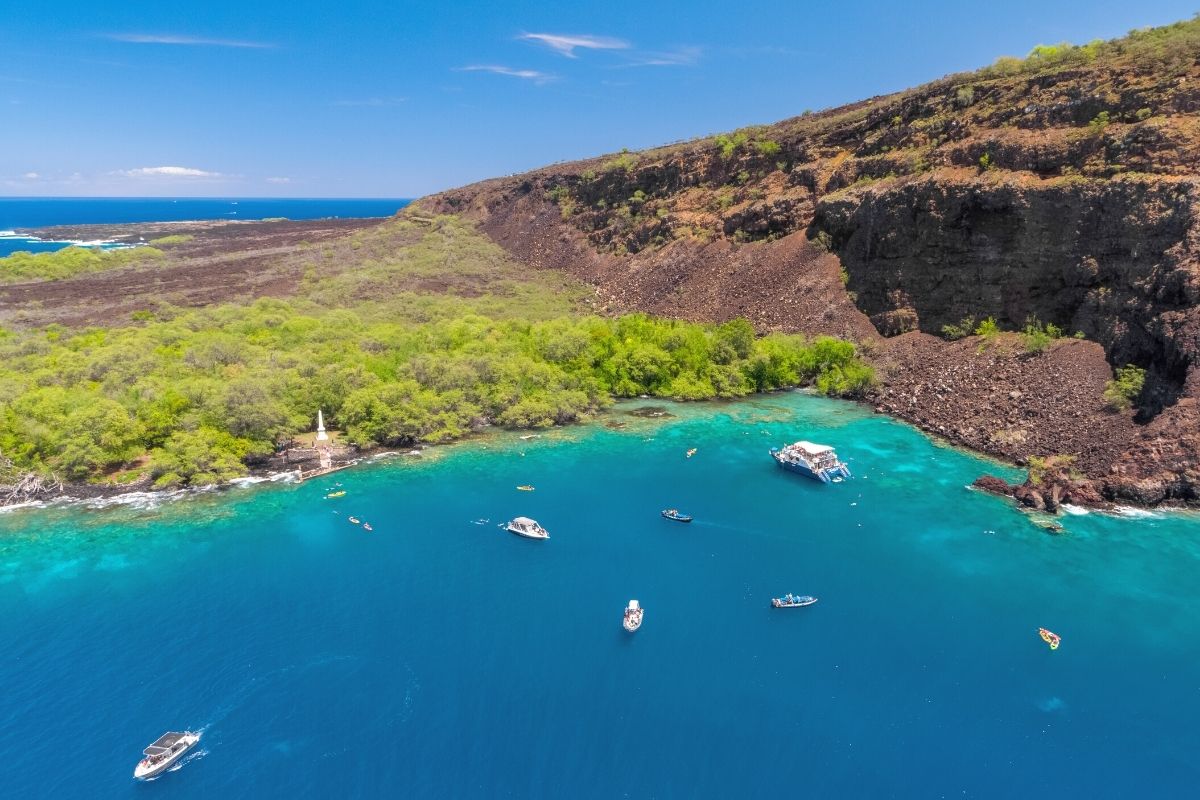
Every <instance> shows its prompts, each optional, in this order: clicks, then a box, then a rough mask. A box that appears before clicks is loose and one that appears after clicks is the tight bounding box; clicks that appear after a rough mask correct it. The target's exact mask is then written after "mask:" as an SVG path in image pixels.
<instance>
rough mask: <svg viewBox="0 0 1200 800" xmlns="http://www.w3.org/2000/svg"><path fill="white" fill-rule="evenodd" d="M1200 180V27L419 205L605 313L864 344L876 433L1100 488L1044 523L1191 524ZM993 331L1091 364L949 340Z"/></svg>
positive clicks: (1197, 464)
mask: <svg viewBox="0 0 1200 800" xmlns="http://www.w3.org/2000/svg"><path fill="white" fill-rule="evenodd" d="M1147 42H1150V43H1151V44H1147ZM1198 165H1200V22H1195V21H1193V22H1188V23H1181V24H1180V25H1177V26H1173V27H1171V28H1170V29H1169V30H1166V31H1165V32H1161V31H1160V32H1155V33H1154V34H1153V35H1152V36H1151V35H1142V34H1138V35H1135V36H1133V37H1131V38H1129V39H1126V40H1120V41H1118V42H1114V43H1109V44H1106V45H1103V46H1102V47H1100V48H1099V49H1098V50H1092V51H1088V52H1087V53H1086V54H1085V53H1084V52H1083V51H1082V50H1081V51H1079V53H1077V54H1074V55H1071V54H1068V56H1067V57H1064V58H1063V59H1062V60H1059V61H1041V60H1038V59H1031V60H1030V61H1029V62H1026V63H1024V64H1018V65H1016V66H1013V65H1009V66H1008V67H1005V68H1003V69H1001V68H995V69H990V70H984V71H981V72H978V73H973V74H967V75H956V76H951V77H949V78H946V79H943V80H941V81H937V82H934V83H931V84H928V85H926V86H922V87H919V88H916V89H913V90H910V91H906V92H902V93H899V94H896V95H892V96H888V97H881V98H873V99H871V100H868V101H864V102H862V103H857V104H853V105H849V106H845V107H843V108H839V109H834V110H831V111H827V112H823V113H820V114H814V115H806V116H803V117H799V118H795V119H791V120H786V121H784V122H781V123H778V124H776V125H772V126H765V127H761V128H753V129H745V130H743V131H739V132H737V133H735V134H731V135H729V136H727V137H718V139H715V140H707V141H697V142H692V143H688V144H684V145H677V146H673V147H667V148H660V149H658V150H651V151H647V152H644V153H623V154H619V155H617V156H612V157H608V158H600V159H593V160H590V161H585V162H579V163H576V164H567V165H557V166H555V167H551V168H547V169H543V170H539V171H535V172H531V173H528V174H526V175H522V176H517V177H514V178H509V179H502V180H495V181H489V182H485V183H482V184H477V185H474V186H470V187H466V188H464V189H458V190H454V191H450V192H446V193H443V194H440V195H436V196H433V197H430V198H426V199H424V200H422V201H420V205H421V206H422V207H425V208H427V209H429V210H435V211H443V212H453V213H461V214H464V215H466V216H468V217H471V218H473V219H475V220H477V221H478V222H479V224H480V225H481V226H482V228H483V229H484V230H485V231H486V232H487V233H488V234H489V235H491V236H492V237H493V238H494V239H495V240H496V241H497V242H499V243H500V244H502V245H503V246H504V247H506V248H507V249H509V250H510V251H511V252H513V253H514V254H516V255H517V256H518V257H519V258H521V259H523V260H524V261H525V262H526V263H528V264H530V265H531V266H533V267H538V268H553V269H562V270H566V271H569V272H571V273H573V274H575V275H577V276H580V277H582V278H584V279H585V280H588V281H590V282H592V283H593V284H594V285H595V286H596V287H597V293H598V295H599V297H600V298H601V299H602V300H603V301H604V302H605V303H606V304H607V305H608V307H609V308H610V309H612V310H630V309H637V310H644V311H650V312H654V313H657V314H668V315H677V316H680V317H687V318H691V319H698V320H723V319H728V318H730V317H746V318H748V319H750V320H751V321H752V322H754V323H755V325H756V326H757V327H758V328H759V329H760V330H786V331H800V332H804V333H808V334H818V333H827V334H834V335H841V336H848V337H851V338H854V339H855V340H857V341H859V342H861V343H863V345H864V347H865V348H866V349H867V351H868V354H869V355H870V357H871V358H872V359H873V360H874V361H875V363H876V364H877V366H878V368H879V371H880V373H881V378H882V385H881V387H880V389H879V391H878V394H877V396H876V397H875V398H873V400H874V402H875V403H876V405H877V407H878V408H879V409H880V410H883V411H886V412H887V413H890V414H895V415H897V416H900V417H902V418H904V419H907V420H910V421H912V422H914V423H915V424H917V425H919V426H921V427H922V428H924V429H926V430H929V431H931V432H934V433H937V434H939V435H942V436H945V437H947V438H949V439H951V440H953V441H956V442H961V443H963V444H966V445H969V446H971V447H974V448H977V449H980V450H983V451H986V452H989V453H995V454H998V455H1002V456H1005V457H1007V458H1010V459H1014V460H1017V461H1023V460H1027V459H1029V458H1031V457H1046V456H1055V455H1062V456H1070V457H1072V458H1073V459H1074V463H1075V465H1076V466H1075V468H1076V469H1078V470H1080V471H1081V472H1082V473H1083V474H1084V475H1085V476H1086V478H1087V480H1075V479H1072V480H1071V481H1070V482H1068V483H1064V484H1063V485H1062V487H1061V488H1059V489H1057V490H1055V489H1054V488H1053V487H1051V488H1045V487H1029V488H1028V490H1026V491H1023V492H1021V493H1020V496H1021V499H1022V501H1023V502H1026V503H1029V504H1032V505H1034V506H1035V507H1039V508H1041V507H1049V508H1054V507H1057V506H1058V505H1060V504H1061V503H1063V502H1103V501H1104V500H1105V499H1108V500H1113V501H1121V502H1126V501H1127V502H1137V503H1161V502H1189V503H1197V502H1200V254H1198V251H1200V188H1198V186H1197V181H1196V172H1197V166H1198ZM987 317H993V318H994V319H995V320H996V322H997V323H998V324H999V326H1000V328H1001V329H1003V330H1007V331H1017V330H1020V329H1022V328H1023V327H1024V326H1025V324H1026V323H1027V321H1029V320H1034V319H1036V320H1038V321H1039V322H1040V323H1051V324H1053V325H1055V326H1057V327H1059V328H1061V329H1062V330H1063V331H1065V332H1066V333H1067V334H1068V335H1071V334H1074V333H1076V332H1079V333H1081V334H1082V335H1083V336H1084V337H1085V338H1086V340H1087V341H1074V340H1069V339H1067V340H1060V341H1058V342H1056V343H1054V344H1052V345H1051V346H1050V347H1049V348H1046V349H1045V350H1044V351H1041V352H1026V349H1027V348H1026V347H1025V345H1024V344H1023V342H1022V340H1021V339H1020V337H1018V336H1016V335H1015V334H1012V333H1009V334H1005V335H1002V336H1000V337H999V338H998V340H995V341H987V342H985V341H982V340H981V339H979V338H978V337H970V336H969V337H968V338H966V339H963V340H961V341H946V340H945V339H943V338H939V336H940V335H941V334H942V333H943V328H944V327H945V326H957V327H958V328H960V329H965V332H967V333H969V332H970V331H971V330H973V329H974V326H975V324H976V323H977V322H978V321H980V320H982V319H984V318H987ZM931 334H932V335H931ZM956 335H957V334H956ZM880 337H883V338H880ZM1125 364H1134V365H1137V366H1139V367H1142V368H1144V369H1145V370H1146V371H1147V378H1146V384H1145V388H1144V390H1143V391H1142V393H1141V395H1140V396H1139V397H1138V398H1136V402H1135V408H1134V409H1133V410H1132V411H1126V412H1118V411H1114V410H1112V409H1111V408H1109V406H1108V404H1107V403H1106V401H1105V398H1104V397H1103V394H1104V391H1105V386H1106V384H1107V382H1108V381H1109V380H1110V379H1111V378H1112V377H1113V373H1112V370H1113V367H1119V366H1124V365H1125Z"/></svg>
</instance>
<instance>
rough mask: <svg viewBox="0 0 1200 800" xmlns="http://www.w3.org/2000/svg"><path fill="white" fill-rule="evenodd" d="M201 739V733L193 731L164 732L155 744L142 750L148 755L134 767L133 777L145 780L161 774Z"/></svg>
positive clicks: (143, 753)
mask: <svg viewBox="0 0 1200 800" xmlns="http://www.w3.org/2000/svg"><path fill="white" fill-rule="evenodd" d="M199 741H200V734H198V733H192V732H191V731H184V732H183V733H177V732H175V731H171V732H169V733H164V734H163V735H162V736H160V737H158V739H156V740H155V742H154V744H152V745H150V746H149V747H147V748H146V749H145V750H143V751H142V755H144V756H146V757H145V758H143V759H142V760H141V761H139V762H138V765H137V766H136V767H135V768H134V770H133V777H135V778H137V779H138V780H139V781H144V780H147V779H149V778H154V777H157V776H159V775H161V774H162V773H164V772H166V771H167V770H168V769H169V768H170V767H171V765H172V764H174V763H176V762H177V761H179V759H180V758H182V757H183V754H184V753H186V752H187V751H188V750H191V749H192V748H193V747H195V745H196V742H199Z"/></svg>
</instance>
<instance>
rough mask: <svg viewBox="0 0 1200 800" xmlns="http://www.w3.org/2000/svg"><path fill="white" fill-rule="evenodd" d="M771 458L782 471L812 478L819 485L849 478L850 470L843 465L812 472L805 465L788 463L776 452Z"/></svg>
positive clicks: (773, 451) (772, 452)
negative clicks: (819, 483)
mask: <svg viewBox="0 0 1200 800" xmlns="http://www.w3.org/2000/svg"><path fill="white" fill-rule="evenodd" d="M771 458H773V459H775V463H776V464H778V465H779V466H780V467H781V468H782V469H785V470H787V471H788V472H794V473H796V474H797V475H803V476H804V477H806V478H812V479H813V480H814V481H819V482H821V483H832V482H833V481H834V480H836V479H838V478H849V477H850V469H849V467H847V466H846V465H845V464H842V465H840V466H838V467H836V468H834V469H824V470H814V469H812V468H810V467H809V466H808V465H807V464H804V463H801V462H796V461H788V460H787V459H784V458H781V457H780V455H779V451H778V450H772V451H771Z"/></svg>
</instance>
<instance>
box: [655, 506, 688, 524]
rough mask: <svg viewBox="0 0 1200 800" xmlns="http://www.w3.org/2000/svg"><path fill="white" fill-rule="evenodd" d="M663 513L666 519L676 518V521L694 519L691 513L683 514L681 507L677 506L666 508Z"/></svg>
mask: <svg viewBox="0 0 1200 800" xmlns="http://www.w3.org/2000/svg"><path fill="white" fill-rule="evenodd" d="M662 515H663V517H665V518H666V519H669V520H674V521H675V522H691V521H692V517H691V515H690V514H681V513H680V512H679V509H677V508H668V509H665V510H664V511H663V512H662Z"/></svg>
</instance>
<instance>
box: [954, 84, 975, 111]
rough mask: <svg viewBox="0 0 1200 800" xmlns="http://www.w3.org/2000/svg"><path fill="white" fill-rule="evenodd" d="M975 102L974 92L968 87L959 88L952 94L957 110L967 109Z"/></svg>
mask: <svg viewBox="0 0 1200 800" xmlns="http://www.w3.org/2000/svg"><path fill="white" fill-rule="evenodd" d="M974 102H975V90H974V89H973V88H972V87H970V86H960V87H959V88H958V91H957V92H955V94H954V103H955V105H957V106H958V107H959V108H967V107H968V106H971V105H972V104H974Z"/></svg>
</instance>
